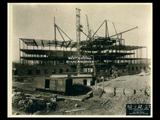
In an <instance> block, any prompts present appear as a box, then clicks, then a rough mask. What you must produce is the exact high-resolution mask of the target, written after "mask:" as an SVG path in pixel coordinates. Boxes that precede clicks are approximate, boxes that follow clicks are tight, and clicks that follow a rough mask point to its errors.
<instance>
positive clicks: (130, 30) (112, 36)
mask: <svg viewBox="0 0 160 120" xmlns="http://www.w3.org/2000/svg"><path fill="white" fill-rule="evenodd" d="M136 28H138V26H136V27H134V28H131V29H129V30H126V31H123V32H120V33H117V34H115V35H111V36H109V37H114V36H117V35H118V34H122V33H125V32H129V31H131V30H134V29H136Z"/></svg>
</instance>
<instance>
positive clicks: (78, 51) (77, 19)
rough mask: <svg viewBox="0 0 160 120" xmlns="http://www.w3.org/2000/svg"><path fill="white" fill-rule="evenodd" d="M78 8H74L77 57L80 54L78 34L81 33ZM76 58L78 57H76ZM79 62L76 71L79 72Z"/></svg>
mask: <svg viewBox="0 0 160 120" xmlns="http://www.w3.org/2000/svg"><path fill="white" fill-rule="evenodd" d="M80 11H81V10H80V9H79V8H76V41H77V57H78V58H79V57H80V56H81V55H80V35H81V33H80V32H81V27H82V26H81V25H80ZM77 60H78V59H77ZM80 69H81V67H80V63H78V62H77V73H80Z"/></svg>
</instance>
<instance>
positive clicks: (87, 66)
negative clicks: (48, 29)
mask: <svg viewBox="0 0 160 120" xmlns="http://www.w3.org/2000/svg"><path fill="white" fill-rule="evenodd" d="M75 10H76V21H75V22H76V30H75V31H76V40H73V39H71V37H70V36H68V35H67V33H66V32H65V31H64V30H63V28H60V27H59V25H58V24H56V18H55V17H54V39H53V40H44V39H34V38H32V39H31V38H19V60H20V62H19V64H15V65H14V66H13V82H12V87H13V90H12V93H13V97H12V102H13V103H12V107H13V109H12V114H14V115H126V110H125V108H126V104H151V100H150V97H151V86H150V85H151V82H150V78H151V77H150V76H151V75H150V73H151V68H150V64H151V63H150V61H148V60H149V59H148V58H147V47H146V46H134V45H125V38H123V36H122V35H123V34H125V33H127V32H130V31H132V30H136V29H138V26H135V27H133V28H130V29H127V30H125V31H122V32H120V33H118V32H117V31H116V27H115V24H114V23H113V27H114V29H115V34H114V35H109V28H108V20H104V21H102V23H101V25H100V26H98V29H97V30H96V31H95V32H94V33H92V32H91V29H90V25H89V21H88V16H87V15H86V21H87V28H88V32H87V33H85V32H84V30H83V25H82V24H81V14H80V12H81V9H79V8H76V9H75ZM102 27H104V28H105V31H104V33H105V34H104V36H98V35H97V33H98V31H99V30H100V29H101V28H102ZM57 34H59V35H60V36H61V38H57ZM81 34H83V35H85V36H86V39H85V40H82V39H81ZM65 38H67V39H65ZM60 39H61V40H60ZM142 51H145V52H143V53H142ZM142 54H143V55H142ZM144 55H145V58H144V57H142V56H144Z"/></svg>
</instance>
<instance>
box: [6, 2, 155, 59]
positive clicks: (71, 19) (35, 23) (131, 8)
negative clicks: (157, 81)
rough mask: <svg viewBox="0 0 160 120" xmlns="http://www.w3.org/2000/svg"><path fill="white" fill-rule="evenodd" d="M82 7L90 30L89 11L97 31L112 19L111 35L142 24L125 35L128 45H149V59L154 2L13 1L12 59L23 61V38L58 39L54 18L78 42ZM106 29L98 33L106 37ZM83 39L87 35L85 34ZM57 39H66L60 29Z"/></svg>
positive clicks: (82, 19) (82, 14) (109, 23)
mask: <svg viewBox="0 0 160 120" xmlns="http://www.w3.org/2000/svg"><path fill="white" fill-rule="evenodd" d="M75 8H80V9H81V24H82V25H83V31H84V32H85V33H87V22H86V14H87V15H88V20H89V25H90V28H91V29H92V30H93V31H96V30H97V28H98V27H99V26H100V24H101V23H102V22H103V21H104V20H108V28H109V35H113V34H115V30H114V27H113V24H112V22H114V24H115V27H116V30H117V32H122V31H124V30H127V29H130V28H133V27H136V26H138V29H135V30H132V31H130V32H127V33H124V34H123V39H125V43H126V45H139V46H147V47H148V58H151V46H152V45H151V44H152V4H146V3H141V4H140V3H137V4H136V3H132V4H131V3H116V4H113V3H99V4H96V3H87V4H84V3H79V4H78V3H72V4H71V3H69V4H66V3H63V4H62V3H61V4H60V3H56V4H55V3H53V4H49V3H46V4H44V3H43V4H42V3H41V4H37V3H32V4H29V3H27V4H26V3H19V4H18V3H14V4H13V3H12V4H11V6H9V11H10V12H9V20H10V22H9V23H10V35H11V37H10V43H12V61H18V60H19V48H18V47H19V38H33V39H46V40H47V39H49V40H53V39H54V28H53V27H54V21H53V18H54V17H55V19H56V24H57V25H58V26H59V27H60V28H61V29H62V30H63V31H65V32H66V34H67V35H68V36H70V38H72V39H73V40H74V41H76V9H75ZM104 28H105V26H102V28H101V29H100V30H99V32H98V33H97V34H98V35H99V36H104V35H105V34H104ZM81 38H82V40H85V39H86V37H85V36H84V35H83V34H81ZM57 39H58V40H62V38H61V37H60V35H58V32H57Z"/></svg>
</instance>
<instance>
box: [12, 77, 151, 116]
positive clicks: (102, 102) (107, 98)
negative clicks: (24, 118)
mask: <svg viewBox="0 0 160 120" xmlns="http://www.w3.org/2000/svg"><path fill="white" fill-rule="evenodd" d="M150 83H151V76H150V75H149V76H138V75H128V76H121V77H118V78H115V79H112V80H110V81H105V82H104V86H105V87H113V88H114V87H118V88H125V89H145V88H149V89H150V88H151V84H150ZM97 86H98V88H96V86H92V87H91V88H92V91H93V97H91V98H89V99H85V100H84V101H77V100H69V99H59V100H57V102H56V104H57V105H56V109H55V110H48V111H47V110H46V109H44V110H41V111H38V112H37V113H35V114H36V115H126V104H150V103H151V99H150V97H151V96H147V95H145V94H133V95H132V96H125V95H121V96H113V95H111V94H109V93H105V92H104V93H103V94H102V96H101V97H100V98H99V96H100V94H101V93H102V88H101V87H102V86H103V84H102V82H101V83H98V84H97ZM16 87H19V89H20V90H22V91H21V92H24V93H25V94H26V93H27V94H34V95H42V96H43V95H45V96H50V95H52V94H54V93H50V92H42V91H34V89H33V88H32V87H33V86H32V83H27V82H13V88H14V89H15V88H16ZM24 88H26V90H24ZM58 97H64V95H59V94H58ZM65 97H66V98H82V97H83V95H79V96H65ZM72 109H81V110H80V111H72V112H66V111H68V110H72ZM12 113H13V114H15V113H20V115H26V114H27V115H33V114H30V113H25V112H22V111H19V110H18V109H16V108H13V109H12ZM35 114H34V115H35Z"/></svg>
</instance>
